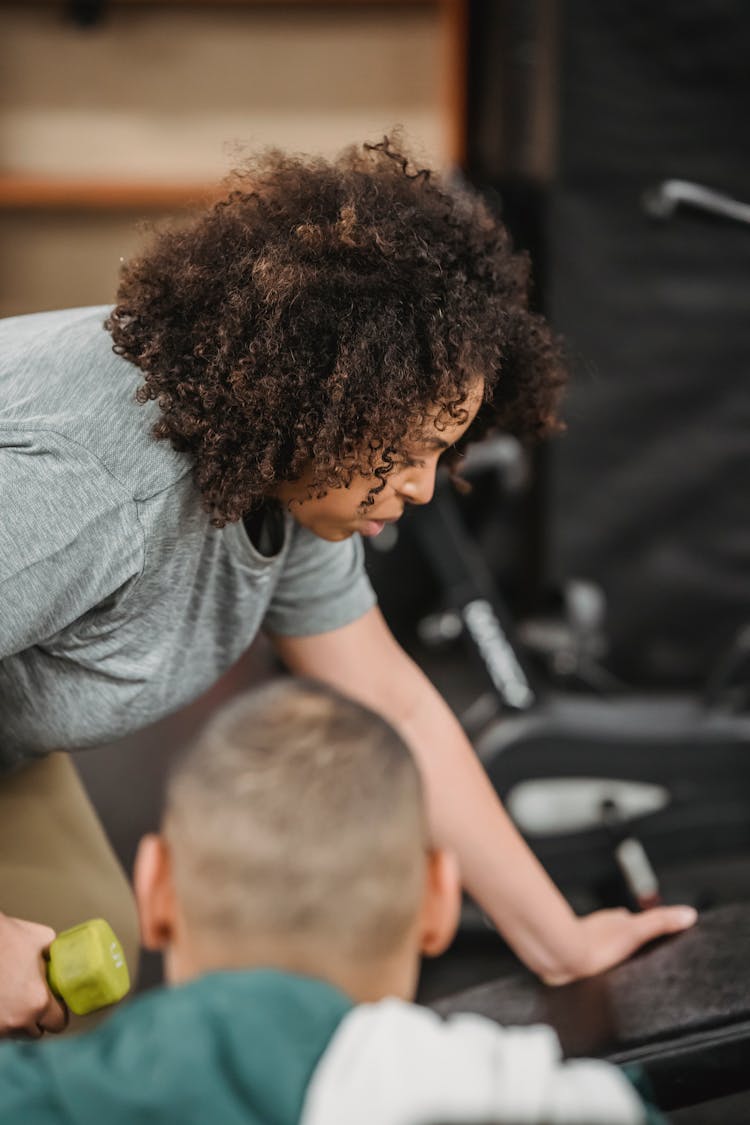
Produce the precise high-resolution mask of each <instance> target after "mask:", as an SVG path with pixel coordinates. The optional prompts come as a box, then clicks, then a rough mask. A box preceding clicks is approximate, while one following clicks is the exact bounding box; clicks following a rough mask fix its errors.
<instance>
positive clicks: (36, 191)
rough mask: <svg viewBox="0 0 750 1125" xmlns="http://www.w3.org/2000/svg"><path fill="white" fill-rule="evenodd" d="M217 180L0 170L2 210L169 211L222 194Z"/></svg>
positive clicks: (201, 202)
mask: <svg viewBox="0 0 750 1125" xmlns="http://www.w3.org/2000/svg"><path fill="white" fill-rule="evenodd" d="M227 190H228V189H227V188H225V187H222V185H221V184H216V183H214V184H206V183H202V184H201V183H195V184H178V183H172V184H170V183H164V182H161V181H159V182H149V181H144V182H132V183H129V182H128V181H127V180H96V179H79V180H68V179H54V178H51V177H50V178H48V177H41V176H21V175H13V174H5V175H4V174H2V173H0V210H3V211H56V210H59V211H107V212H112V211H171V210H183V209H185V208H190V207H193V206H200V205H202V204H205V203H206V202H210V201H211V200H212V199H218V198H220V197H221V196H222V195H224V194H226V191H227Z"/></svg>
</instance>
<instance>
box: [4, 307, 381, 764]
mask: <svg viewBox="0 0 750 1125" xmlns="http://www.w3.org/2000/svg"><path fill="white" fill-rule="evenodd" d="M108 311H109V310H108V309H107V308H106V307H102V308H93V309H67V310H64V311H60V312H52V313H38V314H35V315H33V316H25V317H15V318H12V319H8V320H4V321H0V769H3V768H5V769H7V768H9V767H11V766H13V765H14V764H15V763H16V762H17V761H19V760H20V759H23V758H25V757H29V756H32V755H35V754H41V753H46V752H48V751H50V750H54V749H73V748H76V747H83V746H91V745H95V744H97V743H100V742H104V741H108V740H111V739H114V738H117V737H120V736H122V735H124V734H127V733H128V732H130V731H133V730H135V729H137V728H139V727H141V726H144V725H145V724H147V723H150V722H152V721H153V720H155V719H158V718H160V717H161V716H163V715H165V714H167V713H168V712H170V711H174V710H176V709H177V708H179V707H180V706H182V705H183V704H185V703H187V702H188V701H190V700H191V699H194V698H195V697H196V696H197V695H198V694H200V692H202V691H203V690H204V689H206V688H208V687H209V686H210V685H211V684H212V683H213V682H214V681H215V680H216V679H217V678H218V677H219V676H220V675H221V673H222V672H223V671H224V670H225V669H226V668H227V667H228V666H229V665H230V664H232V663H233V662H234V661H235V660H236V659H237V658H238V657H239V656H240V655H241V653H242V652H243V651H244V650H245V649H246V648H247V647H248V645H249V644H250V643H251V641H252V640H253V638H254V637H255V636H256V634H257V632H258V631H259V629H261V628H262V627H263V628H267V629H268V630H269V631H270V632H273V633H283V634H288V635H292V636H295V635H296V636H302V635H310V634H314V633H319V632H325V631H327V630H330V629H335V628H338V627H339V626H341V625H345V624H347V623H349V622H351V621H353V620H356V619H357V618H358V617H360V616H361V615H362V614H364V613H365V612H366V611H367V610H368V609H369V608H370V607H371V606H372V605H373V604H374V601H375V597H374V594H373V592H372V589H371V587H370V584H369V582H368V580H367V577H366V575H365V573H364V568H363V551H362V544H361V540H360V539H359V537H358V536H357V537H354V538H352V539H349V540H346V541H344V542H341V543H329V542H326V541H324V540H322V539H319V538H317V537H316V536H315V535H313V534H312V533H311V532H309V531H306V530H305V529H303V528H301V527H299V525H297V524H296V523H295V522H294V521H293V520H292V519H291V517H289V516H288V515H286V516H285V519H284V535H283V543H282V546H281V549H280V550H279V552H278V553H277V554H275V555H273V556H272V557H270V558H269V557H266V556H264V555H262V554H260V552H259V551H257V550H256V549H255V548H254V546H253V544H252V543H251V541H250V539H249V537H248V535H247V532H246V530H245V528H244V526H243V525H242V523H236V524H229V525H227V526H226V527H224V528H222V529H221V530H219V529H217V528H214V527H212V526H211V524H210V519H209V516H208V514H207V513H206V512H205V510H204V509H203V507H202V506H201V498H200V495H199V493H198V491H197V489H196V487H195V484H194V482H193V479H192V472H191V468H192V465H191V460H190V458H189V457H188V456H187V455H185V454H181V453H177V452H176V451H175V450H174V449H172V447H171V446H170V445H169V443H168V442H166V441H156V440H155V439H154V438H153V436H152V434H151V428H152V426H153V423H154V421H155V420H156V419H157V417H158V416H159V408H158V406H157V405H156V404H155V403H153V402H149V403H147V404H145V405H143V406H141V405H139V404H138V403H136V402H135V398H134V396H135V391H136V388H137V387H138V385H139V384H140V383H141V381H142V376H141V373H140V372H139V371H138V370H137V369H136V368H135V367H134V366H133V365H132V364H130V363H128V362H126V361H125V360H123V359H122V358H121V357H119V356H116V355H115V354H114V353H113V351H112V340H111V337H110V336H109V334H108V333H107V332H106V331H105V330H104V328H103V321H104V320H105V318H106V316H107V313H108Z"/></svg>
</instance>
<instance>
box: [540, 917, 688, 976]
mask: <svg viewBox="0 0 750 1125" xmlns="http://www.w3.org/2000/svg"><path fill="white" fill-rule="evenodd" d="M697 917H698V915H697V913H696V911H695V910H693V908H692V906H655V907H653V908H652V909H651V910H644V911H643V912H642V913H641V914H631V913H630V911H629V910H625V909H624V908H622V909H618V910H597V911H596V912H595V913H594V914H589V915H587V916H586V917H585V918H579V919H578V934H579V939H580V948H581V954H580V962H579V963H578V964H577V965H576V966H575V968H572V969H571V970H570V971H568V972H552V973H544V974H542V979H543V980H544V982H545V984H568V982H569V981H572V980H577V979H578V978H579V977H590V976H593V975H594V974H595V973H603V972H604V971H605V970H606V969H611V968H612V967H613V966H614V965H619V963H620V962H621V961H625V960H627V958H628V957H630V956H631V955H632V954H633V953H635V952H636V950H638V949H640V947H641V946H642V945H645V944H646V942H647V941H653V940H654V939H655V938H659V937H666V936H667V935H668V934H677V933H679V932H680V931H681V930H686V929H688V928H689V927H690V926H692V925H693V924H694V922H695V921H696V919H697Z"/></svg>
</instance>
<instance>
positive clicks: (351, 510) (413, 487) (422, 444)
mask: <svg viewBox="0 0 750 1125" xmlns="http://www.w3.org/2000/svg"><path fill="white" fill-rule="evenodd" d="M483 392H484V384H483V383H482V382H481V381H478V382H477V383H476V385H475V386H474V387H473V388H472V391H471V392H470V393H469V396H468V397H467V400H466V402H465V404H464V406H465V409H466V410H467V414H468V416H467V418H466V421H465V422H464V423H463V424H462V425H457V424H456V423H454V422H449V423H448V424H447V425H446V426H445V427H444V428H442V429H440V430H438V429H437V427H436V426H435V422H434V418H433V419H430V420H428V424H427V426H426V428H425V429H424V430H423V431H422V432H421V433H420V434H418V435H415V437H414V438H413V440H411V441H408V442H407V444H406V452H407V454H408V460H407V461H406V462H405V463H404V464H401V465H398V466H396V467H395V468H394V469H392V470H391V472H390V473H389V474H388V475H387V476H386V477H385V478H384V479H385V488H383V489H382V491H381V492H378V493H376V495H375V500H374V503H373V504H372V505H370V507H368V508H366V509H364V510H363V509H362V504H363V503H364V501H365V500H366V499H367V496H368V494H369V492H370V489H371V488H372V487H373V485H374V484H377V481H376V480H374V479H373V477H372V476H369V477H365V476H361V475H359V474H357V475H356V476H355V477H354V478H353V480H352V483H351V484H350V485H349V486H348V487H347V488H345V487H341V488H331V489H329V490H328V492H326V494H325V496H321V497H320V498H317V497H312V498H309V497H308V485H309V482H310V479H311V474H310V473H305V474H303V475H302V476H301V477H300V478H299V479H298V480H295V481H286V482H284V483H283V484H280V485H279V486H278V487H277V488H276V489H275V491H274V493H273V495H274V496H275V497H276V499H277V500H280V501H281V503H282V504H284V505H286V507H287V508H288V510H289V512H290V513H291V515H292V516H293V517H294V519H295V520H296V521H297V523H299V524H301V525H302V527H306V528H308V529H309V530H310V531H312V532H313V533H314V534H315V535H318V536H319V537H320V538H321V539H328V540H330V541H331V542H336V541H338V540H341V539H349V538H350V536H352V535H354V534H355V533H356V532H359V534H360V535H364V536H366V537H368V538H371V537H372V536H375V535H379V534H380V532H381V531H382V530H383V528H384V527H385V525H386V524H387V523H395V521H396V520H398V519H400V517H401V516H402V515H403V512H404V508H405V507H406V505H407V504H426V503H427V502H428V500H431V499H432V494H433V492H434V489H435V474H436V472H437V466H438V461H439V459H440V455H441V454H442V453H444V452H445V450H446V449H448V448H450V446H452V445H455V443H456V442H457V441H458V440H459V439H460V438H462V437H463V435H464V434H465V433H466V431H467V430H468V428H469V426H470V425H471V423H472V422H473V421H474V418H475V417H476V414H477V411H478V410H479V407H480V406H481V403H482V395H483Z"/></svg>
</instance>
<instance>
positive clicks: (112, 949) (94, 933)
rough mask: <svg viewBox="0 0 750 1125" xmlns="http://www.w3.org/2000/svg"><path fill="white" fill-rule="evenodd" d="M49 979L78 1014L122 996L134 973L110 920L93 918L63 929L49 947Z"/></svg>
mask: <svg viewBox="0 0 750 1125" xmlns="http://www.w3.org/2000/svg"><path fill="white" fill-rule="evenodd" d="M47 982H48V984H49V986H50V989H51V990H52V992H53V993H54V994H55V996H57V997H58V999H60V1000H62V1001H63V1002H64V1003H65V1004H66V1005H67V1006H68V1008H70V1010H71V1012H73V1013H74V1014H75V1015H77V1016H86V1015H88V1014H89V1012H96V1011H98V1010H99V1009H100V1008H106V1007H108V1006H109V1005H110V1004H116V1003H117V1002H118V1000H122V998H123V996H125V995H126V994H127V993H128V992H129V990H130V976H129V974H128V966H127V964H126V962H125V954H124V953H123V951H122V946H121V945H120V942H119V941H118V940H117V937H116V936H115V933H114V931H113V929H112V927H111V926H110V925H109V923H108V922H105V921H104V919H103V918H92V919H90V920H89V921H88V922H81V923H80V925H78V926H73V927H72V928H71V929H69V930H63V931H62V933H59V934H58V935H57V937H56V938H55V940H54V941H53V942H52V944H51V945H50V947H49V953H48V963H47Z"/></svg>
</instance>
